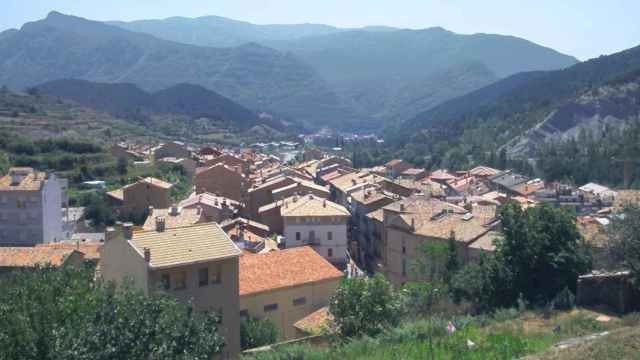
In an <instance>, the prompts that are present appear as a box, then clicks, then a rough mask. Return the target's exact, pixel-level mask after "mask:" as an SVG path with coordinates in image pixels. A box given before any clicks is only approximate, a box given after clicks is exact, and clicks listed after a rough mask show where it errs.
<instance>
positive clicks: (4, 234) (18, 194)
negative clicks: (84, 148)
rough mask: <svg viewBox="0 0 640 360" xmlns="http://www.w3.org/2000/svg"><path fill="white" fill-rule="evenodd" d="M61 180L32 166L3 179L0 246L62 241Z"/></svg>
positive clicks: (0, 186)
mask: <svg viewBox="0 0 640 360" xmlns="http://www.w3.org/2000/svg"><path fill="white" fill-rule="evenodd" d="M62 202H63V192H62V185H61V179H59V178H58V177H56V176H55V175H54V174H48V173H45V172H41V171H36V170H34V169H33V168H29V167H13V168H10V169H9V172H8V173H7V175H5V176H3V177H2V178H0V246H33V245H36V244H42V243H49V242H55V241H59V240H61V238H62V236H63V229H62V210H61V209H62Z"/></svg>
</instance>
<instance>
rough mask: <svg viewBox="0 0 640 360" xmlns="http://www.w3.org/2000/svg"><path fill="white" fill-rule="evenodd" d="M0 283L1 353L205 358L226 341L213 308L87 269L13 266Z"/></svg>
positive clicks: (14, 357) (16, 359) (14, 359)
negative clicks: (116, 282) (108, 280)
mask: <svg viewBox="0 0 640 360" xmlns="http://www.w3.org/2000/svg"><path fill="white" fill-rule="evenodd" d="M0 289H2V291H0V359H11V360H21V359H25V360H27V359H43V360H47V359H87V360H89V359H91V360H93V359H105V360H107V359H184V360H186V359H210V358H211V357H212V356H213V355H214V354H215V353H217V352H219V351H220V350H221V348H222V346H223V344H224V341H223V339H222V338H221V337H220V336H219V335H218V334H217V326H218V323H219V318H218V317H217V316H216V315H214V314H197V313H195V312H194V311H193V309H192V308H190V307H187V306H184V305H179V304H178V303H177V302H176V301H175V300H174V299H172V298H170V297H168V296H160V295H152V296H145V295H144V294H143V293H142V292H140V291H138V290H133V289H131V288H129V287H123V288H119V289H117V291H116V289H115V287H113V286H110V285H105V284H102V283H100V282H98V283H96V282H94V281H93V271H92V270H90V269H85V270H76V269H71V268H66V269H51V268H43V269H36V270H33V271H25V272H16V273H12V274H8V275H5V277H4V278H2V279H0Z"/></svg>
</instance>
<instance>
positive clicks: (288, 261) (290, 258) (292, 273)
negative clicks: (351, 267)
mask: <svg viewBox="0 0 640 360" xmlns="http://www.w3.org/2000/svg"><path fill="white" fill-rule="evenodd" d="M342 277H343V273H342V272H341V271H339V270H338V269H336V268H335V267H334V266H333V265H331V264H330V263H329V262H327V261H326V260H325V259H324V258H323V257H322V256H320V255H319V254H318V253H317V252H315V251H314V250H313V249H312V248H311V247H309V246H301V247H297V248H293V249H286V250H282V251H272V252H268V253H264V254H255V255H245V256H243V257H242V258H241V259H240V309H241V310H240V314H241V316H245V317H249V316H250V317H254V318H258V319H269V320H271V321H273V322H274V324H275V325H276V326H277V328H278V332H279V334H280V339H281V340H288V339H293V338H295V337H297V336H298V335H299V332H298V331H297V330H296V328H295V327H294V324H295V323H296V322H298V321H299V320H301V319H303V318H305V317H307V316H309V315H310V314H313V313H314V312H316V311H317V310H319V309H321V308H323V307H325V306H327V305H328V304H329V299H330V298H331V295H332V294H333V292H334V291H335V289H336V288H337V286H338V284H339V282H340V279H342Z"/></svg>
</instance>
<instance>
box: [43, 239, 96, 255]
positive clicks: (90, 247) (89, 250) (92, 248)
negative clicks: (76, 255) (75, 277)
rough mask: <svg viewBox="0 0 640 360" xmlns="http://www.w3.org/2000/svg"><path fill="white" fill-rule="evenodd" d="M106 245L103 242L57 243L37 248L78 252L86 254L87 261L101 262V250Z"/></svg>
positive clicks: (70, 241) (71, 241)
mask: <svg viewBox="0 0 640 360" xmlns="http://www.w3.org/2000/svg"><path fill="white" fill-rule="evenodd" d="M103 244H104V243H103V242H101V241H77V242H76V241H73V240H69V241H61V242H57V243H48V244H38V245H36V247H43V248H53V249H66V250H77V251H79V252H81V253H83V254H84V258H85V260H99V259H100V249H101V248H102V245H103Z"/></svg>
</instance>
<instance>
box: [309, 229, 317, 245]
mask: <svg viewBox="0 0 640 360" xmlns="http://www.w3.org/2000/svg"><path fill="white" fill-rule="evenodd" d="M315 240H316V232H315V231H313V230H311V231H309V242H314V241H315Z"/></svg>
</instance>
